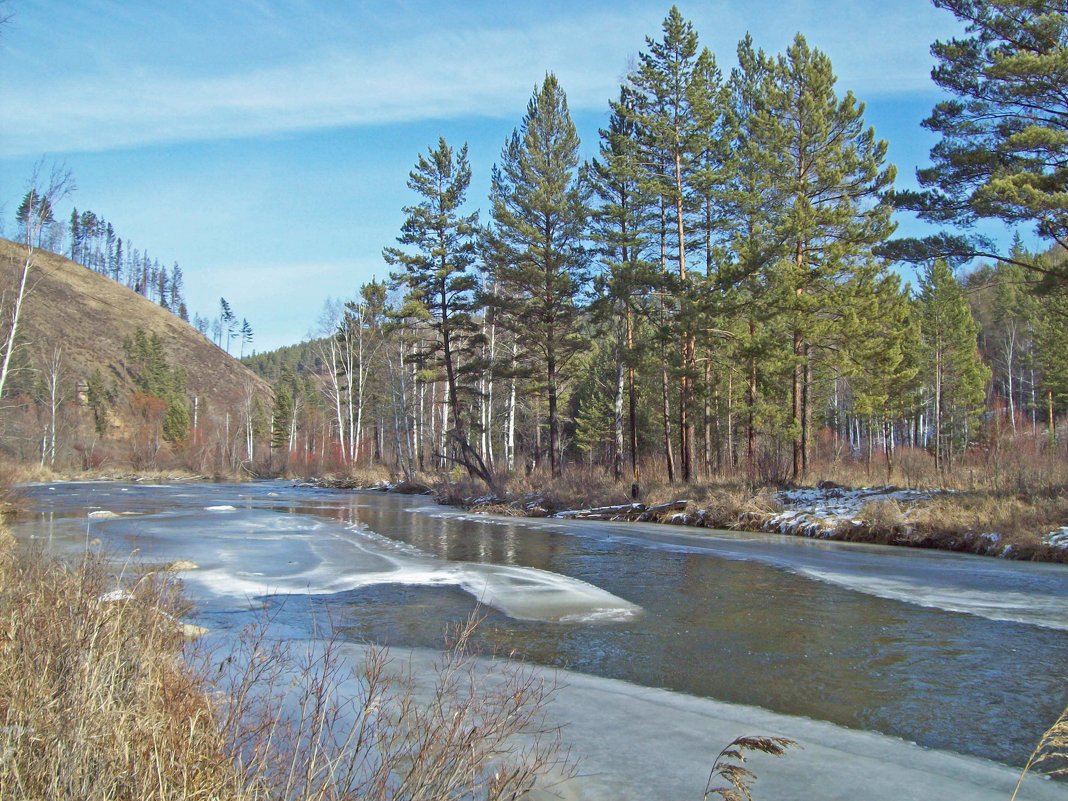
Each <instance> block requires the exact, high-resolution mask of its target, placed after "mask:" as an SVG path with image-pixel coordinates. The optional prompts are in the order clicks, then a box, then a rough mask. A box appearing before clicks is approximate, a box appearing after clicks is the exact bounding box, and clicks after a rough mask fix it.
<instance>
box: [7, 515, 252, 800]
mask: <svg viewBox="0 0 1068 801" xmlns="http://www.w3.org/2000/svg"><path fill="white" fill-rule="evenodd" d="M115 590H116V583H115V579H113V578H112V577H110V576H109V575H108V574H107V572H106V571H105V569H104V566H103V563H102V562H101V561H100V560H99V559H95V558H91V557H87V558H86V559H85V561H84V562H83V563H82V564H81V565H79V566H77V567H75V568H71V567H68V566H66V565H62V564H60V563H58V562H55V561H53V560H49V559H47V558H45V557H43V556H42V555H40V554H28V553H26V552H22V551H18V550H17V549H16V548H15V547H14V545H13V543H12V542H11V540H10V535H8V536H7V541H6V542H5V543H4V545H3V559H2V562H0V753H2V754H3V757H4V758H3V759H0V797H4V798H39V799H53V798H54V799H59V798H81V799H101V800H103V799H187V798H212V797H228V798H234V799H242V798H245V794H244V788H243V781H242V777H241V776H240V775H239V774H238V773H237V772H235V771H234V770H233V768H232V765H231V764H230V760H229V759H228V758H227V751H226V744H225V742H224V740H223V737H222V735H221V732H220V731H219V729H218V727H217V726H216V725H215V718H214V711H213V709H212V707H211V704H210V703H209V701H208V699H207V697H206V696H205V695H204V694H203V692H202V686H201V683H200V681H199V679H198V677H197V676H196V675H195V674H194V673H193V672H191V671H190V670H189V669H188V668H186V667H185V665H184V664H183V662H182V661H181V660H180V658H179V657H180V655H181V651H182V631H181V628H180V626H179V624H178V623H177V622H176V620H177V617H178V616H179V615H180V614H181V613H182V612H183V611H184V604H183V602H182V600H181V598H180V596H179V595H178V593H177V591H176V585H175V584H174V582H173V581H169V580H167V579H166V578H165V577H161V576H159V575H147V576H143V577H141V578H140V579H139V580H137V581H131V582H127V583H126V586H125V588H124V589H123V590H122V591H121V592H114V593H113V594H112V595H111V596H109V595H108V593H112V592H113V591H115ZM109 598H113V599H114V600H110V599H109Z"/></svg>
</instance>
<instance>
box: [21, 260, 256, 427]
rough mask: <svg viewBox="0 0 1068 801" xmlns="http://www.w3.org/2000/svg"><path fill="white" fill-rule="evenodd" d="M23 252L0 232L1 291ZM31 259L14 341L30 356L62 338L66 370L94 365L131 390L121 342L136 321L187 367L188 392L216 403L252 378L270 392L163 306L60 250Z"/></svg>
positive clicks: (80, 372)
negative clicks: (27, 284) (25, 293)
mask: <svg viewBox="0 0 1068 801" xmlns="http://www.w3.org/2000/svg"><path fill="white" fill-rule="evenodd" d="M24 254H25V250H24V248H23V246H22V245H18V244H16V243H14V242H10V241H8V240H6V239H0V290H8V291H13V288H14V286H15V279H16V276H17V271H18V270H20V269H21V266H22V263H23V262H22V260H23V257H24ZM34 259H35V261H34V268H33V272H32V273H31V280H30V286H31V290H30V292H29V294H28V295H27V297H26V300H25V303H24V306H23V311H22V317H21V319H20V320H19V334H20V335H19V341H20V342H21V343H23V344H22V348H23V353H24V354H26V356H28V357H29V359H30V361H31V362H32V361H34V359H35V357H36V356H37V355H39V354H41V353H44V352H47V351H50V350H51V348H52V347H53V346H55V345H61V346H62V348H63V362H64V365H65V369H66V370H68V371H70V372H71V373H72V374H73V375H74V376H75V377H77V378H78V379H85V378H87V377H88V376H89V375H90V374H91V373H92V372H93V370H94V369H99V370H100V372H101V373H102V374H103V375H104V377H105V380H106V381H107V382H108V383H109V384H114V385H115V386H116V387H117V388H119V389H120V390H122V391H123V392H128V391H132V390H133V389H134V386H133V383H132V381H131V379H130V377H129V375H128V374H127V373H126V371H125V369H123V365H124V364H125V353H124V351H123V345H122V343H123V339H124V338H127V337H132V336H133V334H134V332H135V331H136V330H137V329H138V328H141V329H142V330H144V331H145V333H146V334H153V333H155V334H156V335H157V336H158V337H159V339H160V341H161V343H162V345H163V350H164V353H165V355H166V357H167V360H168V361H169V362H170V364H171V365H172V366H174V365H179V364H180V365H182V366H184V367H185V370H186V376H187V379H186V395H187V396H188V397H190V398H192V397H199V398H201V399H202V401H207V402H208V403H209V404H211V405H215V406H217V407H218V408H222V407H223V406H224V405H225V403H226V402H227V401H228V400H229V399H231V398H232V397H233V395H234V393H235V392H236V391H242V392H243V391H244V388H245V387H246V386H249V385H250V382H251V386H252V387H253V388H254V391H255V392H256V393H257V394H260V395H262V396H264V397H266V396H267V395H269V393H270V388H269V386H268V385H267V383H266V382H264V381H263V380H262V379H261V378H259V377H258V376H257V375H255V374H254V373H253V372H252V371H251V370H249V369H248V368H247V367H245V366H244V365H242V364H241V363H240V362H239V361H237V360H236V359H234V358H233V357H232V356H230V355H228V354H227V353H226V352H225V351H223V350H222V349H221V348H219V347H218V346H216V345H215V344H214V343H213V342H211V341H209V340H208V339H207V338H205V337H204V336H203V335H202V334H201V333H200V332H199V331H197V330H196V329H194V328H193V327H192V326H191V325H189V324H188V323H186V322H184V321H183V320H181V319H179V318H178V317H176V316H175V315H173V314H171V313H170V312H169V311H167V310H166V309H163V308H161V307H159V306H157V305H156V304H155V303H152V302H151V301H149V300H147V299H146V298H144V297H142V296H141V295H138V294H137V293H136V292H134V291H132V290H130V289H128V288H127V287H125V286H122V285H121V284H118V283H116V282H115V281H112V280H111V279H110V278H107V277H105V276H103V275H100V274H98V273H95V272H93V271H92V270H89V269H87V268H85V267H83V266H81V265H80V264H77V263H75V262H73V261H70V260H69V259H66V258H64V257H62V256H58V255H56V254H54V253H49V252H47V251H37V253H36V254H35V257H34Z"/></svg>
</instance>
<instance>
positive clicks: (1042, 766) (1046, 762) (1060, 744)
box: [1009, 709, 1068, 801]
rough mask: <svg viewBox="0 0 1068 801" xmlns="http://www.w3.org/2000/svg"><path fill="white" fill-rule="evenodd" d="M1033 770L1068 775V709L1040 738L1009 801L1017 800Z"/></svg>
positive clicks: (1053, 774) (1046, 773)
mask: <svg viewBox="0 0 1068 801" xmlns="http://www.w3.org/2000/svg"><path fill="white" fill-rule="evenodd" d="M1032 771H1034V772H1035V773H1044V774H1045V775H1047V776H1068V709H1065V710H1064V711H1063V712H1061V714H1060V717H1058V718H1057V720H1055V721H1054V722H1053V725H1052V726H1050V727H1049V728H1048V729H1047V730H1046V732H1045V734H1043V735H1042V737H1041V739H1039V741H1038V745H1036V746H1035V750H1034V751H1032V752H1031V756H1030V757H1029V758H1028V760H1027V764H1026V765H1024V769H1023V771H1021V773H1020V779H1019V781H1017V782H1016V787H1015V789H1014V790H1013V791H1012V798H1010V799H1009V801H1015V798H1016V795H1017V793H1019V792H1020V786H1021V785H1022V784H1023V780H1024V777H1026V776H1027V774H1028V773H1029V772H1032Z"/></svg>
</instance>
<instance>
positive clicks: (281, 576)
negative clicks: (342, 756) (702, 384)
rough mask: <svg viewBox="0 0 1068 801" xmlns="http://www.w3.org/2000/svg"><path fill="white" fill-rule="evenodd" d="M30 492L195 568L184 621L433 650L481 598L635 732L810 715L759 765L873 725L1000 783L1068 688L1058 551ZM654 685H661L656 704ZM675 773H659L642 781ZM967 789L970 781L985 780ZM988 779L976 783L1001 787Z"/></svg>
mask: <svg viewBox="0 0 1068 801" xmlns="http://www.w3.org/2000/svg"><path fill="white" fill-rule="evenodd" d="M26 492H27V495H28V501H29V503H30V505H31V506H32V509H33V512H32V514H31V515H30V516H29V518H28V519H27V520H26V521H24V522H22V523H20V524H19V525H18V526H16V527H15V532H16V535H17V536H18V537H20V538H21V539H24V540H25V539H29V538H33V539H34V540H35V541H38V542H43V543H48V544H50V546H51V547H52V548H53V549H56V550H67V551H72V552H76V551H77V550H78V549H80V548H83V547H85V543H86V542H88V541H91V540H93V539H95V538H99V539H100V540H101V541H102V547H104V548H105V549H106V550H107V551H108V553H110V554H112V555H113V557H114V558H116V559H118V560H121V559H125V558H127V557H128V556H129V555H130V554H131V553H134V552H135V551H136V556H135V558H136V559H137V560H143V561H146V562H150V563H154V562H162V561H168V560H172V559H189V560H192V561H193V562H195V563H196V564H197V565H198V566H199V569H197V570H191V571H187V572H184V573H182V574H181V575H182V579H183V581H184V582H185V585H186V588H187V592H188V594H189V595H190V596H191V598H192V599H193V600H194V601H195V602H196V604H197V612H196V617H195V619H194V622H197V623H200V624H201V625H204V626H207V627H208V628H211V629H212V630H213V631H215V632H216V633H217V634H218V633H219V632H233V631H235V630H236V629H238V628H239V627H240V626H241V625H242V624H243V623H244V622H247V620H249V619H250V616H252V615H253V614H255V611H254V610H255V609H257V608H259V607H260V606H262V599H263V598H264V597H265V596H269V597H270V598H273V599H275V601H278V600H279V599H281V598H282V597H286V598H287V599H288V600H287V601H286V604H285V606H284V607H283V608H282V612H281V614H280V616H279V621H278V623H279V625H280V626H282V627H284V628H286V629H288V630H289V631H290V632H291V634H292V636H294V637H311V636H312V631H311V629H310V623H309V621H310V620H311V616H309V615H308V611H309V607H311V608H312V609H322V611H323V612H324V613H328V615H329V619H331V620H332V621H334V624H335V625H336V626H338V627H339V629H340V631H341V632H342V633H343V635H344V636H345V638H346V639H348V640H351V641H352V642H354V643H362V642H367V641H374V642H380V643H384V644H387V645H390V646H392V647H394V648H418V649H428V648H435V647H438V646H439V645H440V643H441V642H442V634H443V630H444V627H445V626H446V624H447V623H449V622H455V621H461V620H463V619H465V618H466V617H467V616H468V615H469V614H470V613H471V611H472V610H473V609H474V608H475V607H476V604H481V605H482V607H483V608H484V611H485V614H486V620H485V621H484V623H483V624H482V626H481V629H480V631H481V635H480V636H482V637H483V638H484V639H485V640H486V641H487V644H488V645H492V646H493V647H495V648H496V649H497V650H498V651H499V650H501V649H505V650H507V651H512V650H514V651H515V652H516V653H517V654H518V655H520V656H522V657H523V658H524V659H525V660H527V661H530V662H534V663H537V664H540V665H546V666H551V667H554V668H560V669H563V670H564V671H566V673H565V674H564V675H566V676H568V677H570V678H569V680H568V681H566V682H565V683H567V684H569V685H570V687H569V689H568V692H569V693H571V694H573V695H575V696H576V700H575V702H574V703H575V704H579V703H580V702H579V701H578V700H577V696H579V695H582V696H583V697H584V698H586V699H587V700H588V699H590V698H592V697H594V696H596V695H597V694H598V693H600V694H603V693H609V692H610V693H619V694H621V697H623V698H627V699H629V700H628V701H626V702H625V703H624V702H623V701H616V702H613V703H617V704H623V706H624V707H626V704H631V705H634V710H633V715H632V717H631V718H629V719H630V720H631V723H632V724H635V725H636V724H640V723H642V722H646V723H648V722H649V721H651V720H653V719H654V717H655V715H658V714H666V712H665V710H667V711H671V710H674V711H671V714H668V715H667V716H666V717H664V719H663V721H662V722H660V723H658V724H657V725H658V726H659V729H658V730H659V731H661V732H667V731H671V730H672V729H678V730H682V729H685V725H684V723H683V722H682V721H683V718H684V717H685V716H686V715H691V716H695V720H699V719H701V717H702V716H706V717H710V718H713V717H716V716H719V717H720V718H722V717H724V716H725V717H727V718H730V719H732V720H739V721H741V722H742V723H743V724H744V722H745V721H746V719H747V718H748V719H749V720H753V721H754V725H756V724H760V725H763V726H776V727H778V729H779V730H787V731H801V732H803V734H802V735H800V736H803V737H806V736H807V737H808V738H809V742H808V745H806V756H805V757H804V758H796V757H793V756H790V755H788V756H787V757H784V758H783V760H781V761H780V762H777V763H775V767H776V768H777V767H778V765H780V764H783V765H785V764H787V763H788V762H790V761H791V760H794V761H796V762H797V764H798V765H802V766H808V765H812V764H814V762H817V761H818V759H819V758H820V757H819V752H818V750H817V752H816V753H815V754H813V753H811V752H812V749H813V748H816V749H819V748H821V747H830V746H828V745H827V744H828V743H833V742H838V741H841V742H842V743H844V745H843V746H842V748H844V749H845V750H846V751H848V752H849V753H850V754H854V755H855V754H856V753H859V751H858V749H860V750H863V749H862V748H861V745H862V744H869V743H871V742H875V741H873V740H871V739H870V738H871V737H876V740H877V741H878V743H879V746H878V747H876V749H875V754H876V756H875V757H873V758H874V759H876V760H877V761H882V762H893V761H894V760H895V759H900V760H901V761H902V763H908V764H913V765H916V764H919V763H921V762H922V761H923V760H924V759H927V760H932V759H933V760H935V762H936V763H938V764H939V765H942V768H944V770H943V769H942V768H939V769H938V770H939V771H941V773H944V774H952V775H954V776H956V775H957V774H958V773H960V771H961V770H965V768H961V767H959V766H960V765H964V766H970V767H967V769H968V770H971V769H972V768H974V770H975V771H976V773H975V775H974V776H972V777H966V778H965V779H963V781H964V782H965V784H963V785H961V786H964V787H969V788H971V787H972V786H973V785H975V786H976V787H978V786H980V785H981V786H984V787H988V786H994V787H996V788H1000V787H1004V786H1005V784H1006V782H1008V785H1007V786H1008V788H1009V791H1010V792H1011V786H1012V782H1013V781H1014V777H1013V776H1012V774H1013V771H1011V770H1009V769H1008V768H1005V769H1002V768H1000V767H999V764H998V763H1001V764H1004V765H1022V764H1023V763H1024V762H1025V761H1026V759H1027V756H1028V754H1029V753H1030V751H1031V749H1032V747H1033V746H1034V744H1035V742H1036V741H1037V739H1038V738H1039V737H1040V736H1041V734H1042V732H1043V731H1044V729H1045V728H1046V727H1047V726H1048V725H1049V724H1050V723H1052V721H1053V720H1054V719H1055V718H1056V717H1057V715H1058V714H1059V713H1060V711H1061V710H1062V709H1063V708H1064V706H1065V705H1066V704H1068V684H1066V674H1068V568H1066V567H1065V566H1062V565H1046V564H1030V563H1018V562H1009V561H1003V560H995V559H988V558H983V557H974V556H967V555H958V554H949V553H941V552H925V551H911V550H904V549H894V548H887V547H880V546H865V545H857V544H849V543H830V542H821V541H814V540H806V539H800V538H793V537H782V536H777V535H768V534H745V533H728V532H706V531H704V530H701V531H700V533H694V532H692V531H687V530H685V529H679V528H675V527H670V526H663V525H653V524H634V523H619V524H615V523H601V522H595V521H566V520H555V519H542V520H528V519H512V518H492V517H484V516H479V515H472V514H466V513H463V512H460V511H457V510H453V509H449V508H446V507H441V506H438V505H436V504H434V503H433V501H432V499H430V498H427V497H420V496H401V495H389V494H383V493H358V492H341V491H329V490H318V489H308V488H294V487H292V486H291V485H289V484H286V483H282V482H260V483H252V484H240V485H225V484H204V485H200V484H197V485H193V484H173V485H162V486H146V485H143V484H114V483H73V484H39V485H32V486H29V487H27V488H26ZM92 512H96V514H94V515H91V514H89V513H92ZM109 513H110V514H109ZM316 617H317V618H319V619H320V620H321V619H323V618H324V616H322V615H316ZM643 688H644V689H643ZM649 693H656V694H659V693H662V695H656V696H655V697H656V699H658V700H656V701H655V702H652V703H651V702H650V698H651V697H652V696H650V695H649ZM680 705H681V706H680ZM575 708H578V707H575ZM754 708H755V709H754ZM641 710H644V711H641ZM654 710H655V711H654ZM588 711H589V715H590V716H592V717H593V720H585V721H579V720H575V721H574V726H573V730H574V731H575V732H576V733H581V736H582V737H583V738H585V742H587V743H589V741H590V740H592V739H594V738H600V737H601V736H602V734H603V735H604V736H607V734H608V732H607V731H604V732H602V734H598V733H597V732H598V729H597V726H596V725H595V724H596V717H597V715H596V709H595V708H591V709H589V710H588ZM603 711H604V710H603V709H602V710H601V713H602V714H603ZM767 714H770V715H771V717H770V718H769V717H767V716H766V715H767ZM633 716H638V717H633ZM826 724H834V725H833V726H827V725H826ZM813 726H815V727H816V729H814V730H813V729H811V727H813ZM590 727H592V728H590ZM791 727H792V728H791ZM820 727H823V728H820ZM638 731H640V729H634V733H633V734H632V736H631V739H630V740H628V739H627V735H626V734H625V733H624V732H621V731H616V732H612V733H611V734H612V737H615V738H617V739H619V743H618V744H617V745H615V746H611V747H609V746H603V747H594V745H593V744H592V743H590V747H589V748H588V749H587V750H589V751H590V752H591V753H592V754H593V757H592V758H593V759H594V763H595V764H597V765H599V766H601V767H598V770H597V771H594V773H595V774H596V776H600V777H601V778H600V779H598V778H596V776H595V777H594V778H593V779H591V780H590V781H589V782H588V785H589V786H588V787H587V788H586V790H584V791H583V792H582V793H581V794H580V795H581V796H582V797H596V796H597V795H598V792H603V794H604V797H613V796H614V797H627V796H626V793H623V795H619V793H620V788H621V787H627V786H633V781H631V780H629V779H627V778H626V772H625V770H624V771H623V772H621V773H619V775H609V774H611V773H612V771H613V770H615V767H614V760H617V761H622V760H623V757H622V756H621V754H622V753H624V752H625V751H626V749H627V748H628V747H629V748H635V747H638V746H640V744H641V742H640V740H641V738H642V737H647V736H648V735H647V734H645V735H641V734H638V733H637V732H638ZM744 732H745V728H744V725H743V728H742V729H741V731H739V732H737V733H744ZM813 732H815V733H813ZM880 736H881V738H882V739H879V737H880ZM728 739H730V738H729V737H728ZM724 744H725V742H720V743H709V744H707V745H706V746H704V747H703V748H704V750H703V752H701V753H703V754H704V757H703V758H701V760H700V761H701V764H700V765H695V766H694V769H693V773H694V775H695V776H700V775H702V771H704V775H707V769H708V764H709V762H710V760H709V759H708V758H707V754H708V752H709V751H711V754H712V755H714V754H715V752H716V751H717V750H718V747H719V746H722V745H724ZM912 744H916V745H915V746H913V745H912ZM713 745H716V747H715V748H713V747H712V746H713ZM917 746H918V747H917ZM864 748H867V745H864ZM879 748H885V749H887V751H886V753H885V754H880V752H879ZM895 749H896V750H895ZM902 749H904V750H902ZM908 749H913V750H912V751H909V750H908ZM578 750H579V751H580V752H581V751H582V749H581V748H579V749H578ZM657 750H661V749H657ZM664 750H667V751H672V750H673V749H671V748H668V749H664ZM674 750H676V751H677V749H674ZM697 750H698V751H699V752H700V749H697ZM601 751H604V753H601ZM898 751H900V754H898ZM580 755H581V754H580ZM955 755H963V757H962V758H963V761H961V760H960V759H957V757H956V756H955ZM672 757H673V758H680V759H682V758H685V759H692V758H691V757H689V756H687V757H682V756H681V755H680V754H678V753H673V754H672ZM839 758H840V754H839ZM938 758H943V759H944V760H948V761H946V762H945V764H943V763H939V762H938ZM598 760H600V761H598ZM602 763H603V764H602ZM654 763H655V760H654ZM988 763H989V764H988ZM660 764H661V765H663V764H665V763H663V761H662V760H661V762H660ZM947 766H948V767H947ZM684 769H685V768H684V767H680V768H678V770H684ZM769 769H770V768H769ZM794 769H796V766H795V768H794ZM621 770H622V768H621ZM646 772H648V771H646ZM858 772H859V773H861V774H862V773H863V772H862V771H860V769H859V768H858ZM936 772H938V771H936ZM988 773H989V776H988V775H987V774H988ZM891 775H893V774H892V773H891ZM991 777H993V778H991ZM900 778H901V780H902V781H906V779H905V777H904V776H903V775H900ZM1010 779H1011V780H1010ZM857 780H858V781H860V780H861V778H860V776H859V775H858V777H857ZM954 780H956V779H954ZM916 781H917V786H924V787H927V788H928V789H929V791H930V795H929V796H927V795H922V794H920V795H908V793H904V794H901V793H898V794H896V797H916V798H921V797H923V798H925V797H930V798H940V799H944V798H945V797H947V790H946V787H942V788H940V787H939V785H938V783H937V782H934V783H933V784H931V783H930V782H927V781H926V780H925V779H923V778H922V777H921V778H919V779H917V780H916ZM598 782H600V783H599V784H598ZM969 782H971V784H969ZM992 782H993V784H991V783H992ZM691 786H692V785H691ZM703 786H704V785H703V780H702V781H701V782H700V786H699V787H697V788H694V792H693V793H691V796H692V795H694V794H696V795H699V794H700V793H699V791H700V789H701V788H702V787H703ZM767 786H769V787H771V786H773V785H767ZM595 787H601V788H602V790H601V791H597V790H596V789H595ZM591 788H593V789H591ZM606 788H607V789H606ZM678 790H679V786H676V785H674V784H671V783H656V782H653V783H652V784H649V785H648V787H647V788H646V789H645V790H643V792H665V793H667V794H669V795H670V796H671V797H679V796H678ZM636 792H637V791H636ZM924 792H926V790H925V791H924ZM1028 792H1030V793H1032V795H1031V796H1026V797H1034V798H1046V797H1050V798H1053V797H1066V798H1068V788H1066V787H1065V786H1064V785H1063V784H1054V783H1050V782H1038V783H1033V784H1030V785H1028ZM978 793H979V791H978V790H976V791H975V793H972V794H970V795H969V797H976V798H978V797H985V796H981V795H979V794H978ZM997 793H998V794H994V795H991V796H990V797H1004V798H1007V794H1004V793H1002V792H1001V791H1000V789H999V790H997ZM822 796H823V794H822V793H821V794H815V793H814V794H810V795H804V794H802V795H798V796H797V797H799V798H803V797H810V798H815V797H822ZM634 797H642V796H641V795H640V794H639V795H635V796H634ZM645 797H649V796H645ZM777 797H785V796H783V795H781V792H780V794H779V795H778V796H777ZM856 797H874V796H872V795H871V794H870V793H866V792H865V793H860V794H859V795H857V796H856ZM949 797H953V794H952V793H949Z"/></svg>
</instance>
